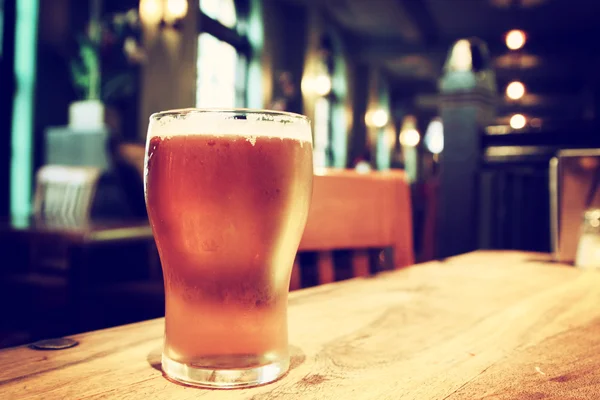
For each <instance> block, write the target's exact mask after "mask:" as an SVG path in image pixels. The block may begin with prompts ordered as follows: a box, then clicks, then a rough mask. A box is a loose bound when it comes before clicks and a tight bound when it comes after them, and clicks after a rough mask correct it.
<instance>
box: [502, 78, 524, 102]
mask: <svg viewBox="0 0 600 400" xmlns="http://www.w3.org/2000/svg"><path fill="white" fill-rule="evenodd" d="M524 94H525V85H523V84H522V83H521V82H517V81H514V82H511V83H509V84H508V86H507V87H506V96H507V97H508V98H509V99H512V100H518V99H520V98H521V97H523V95H524Z"/></svg>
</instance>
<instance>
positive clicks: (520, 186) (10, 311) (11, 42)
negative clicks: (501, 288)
mask: <svg viewBox="0 0 600 400" xmlns="http://www.w3.org/2000/svg"><path fill="white" fill-rule="evenodd" d="M598 15H600V2H597V1H590V0H200V1H197V0H196V1H193V0H139V1H138V0H0V113H1V114H0V140H1V142H0V217H1V219H2V227H1V229H0V246H1V247H2V260H1V261H0V308H1V310H0V312H1V314H0V321H2V322H1V323H0V347H3V346H11V345H15V344H19V343H24V342H28V341H31V340H35V339H38V338H43V337H48V336H57V335H64V334H69V333H73V332H79V331H83V330H89V329H96V328H102V327H107V326H113V325H117V324H123V323H127V322H133V321H138V320H142V319H147V318H152V317H158V316H161V315H162V313H163V307H164V305H163V299H162V296H163V294H162V281H161V279H162V277H161V270H160V262H159V260H158V255H157V251H156V249H155V247H154V243H153V240H152V237H151V234H149V230H148V226H147V221H146V211H145V205H144V198H143V157H144V141H145V135H146V129H147V124H148V122H147V121H148V117H149V115H150V114H151V113H153V112H157V111H160V110H166V109H173V108H186V107H194V106H197V107H224V108H227V107H248V108H269V109H277V110H286V111H291V112H296V113H301V114H305V115H307V116H309V117H310V118H311V120H312V123H313V135H314V162H315V171H324V170H323V169H324V168H328V170H327V171H331V169H346V170H347V171H349V172H348V173H350V172H352V173H353V174H356V175H358V176H366V177H369V176H371V175H373V176H379V175H381V176H387V175H386V174H390V173H391V172H394V171H396V172H398V171H397V170H402V171H404V174H405V175H402V176H405V177H406V179H407V181H408V183H409V185H410V198H409V201H408V202H404V203H400V202H397V203H392V205H391V206H390V207H389V209H384V210H383V212H384V214H385V213H387V214H385V215H388V216H389V219H391V218H392V217H391V215H392V214H394V213H395V211H394V208H402V207H403V208H405V209H406V210H407V215H408V216H409V217H408V218H405V220H408V222H407V226H408V228H406V229H404V231H403V232H401V234H402V235H405V236H407V237H410V238H411V239H410V243H412V245H411V247H412V248H411V249H410V250H409V252H410V253H411V254H414V261H416V262H422V261H427V260H430V259H434V258H443V257H448V256H452V255H456V254H460V253H463V252H467V251H471V250H474V249H479V248H487V249H521V250H531V251H543V252H549V251H550V250H551V240H550V230H551V229H550V208H549V204H550V201H549V198H550V192H549V185H548V181H549V167H548V166H549V161H550V159H551V158H552V157H553V156H555V155H556V153H557V151H559V150H561V149H580V148H589V149H591V148H598V147H600V135H598V125H599V113H600V75H599V72H598V71H600V63H599V61H600V53H599V52H598V47H599V46H600V45H599V44H598V41H597V40H595V38H597V37H600V24H598V23H597V17H598ZM378 174H379V175H378ZM61 185H62V186H61ZM69 185H70V186H69ZM352 187H353V189H352V190H353V192H351V193H349V194H347V196H348V198H344V197H343V196H342V198H341V199H340V201H341V202H344V201H346V200H347V201H348V202H350V200H349V199H350V198H351V197H352V196H354V195H355V194H356V193H355V192H360V191H361V190H363V189H361V187H360V185H354V186H352ZM334 195H335V193H333V194H331V196H334ZM337 195H339V196H341V194H339V193H338V194H337ZM344 195H346V194H344ZM365 204H366V203H365ZM313 206H314V204H313ZM366 207H367V208H368V207H369V206H368V205H367V206H366ZM373 207H375V206H373ZM367 211H368V210H357V212H358V213H363V212H365V214H364V215H366V216H365V218H368V215H370V214H369V213H368V212H367ZM385 215H384V218H385ZM394 215H395V214H394ZM309 222H310V221H309ZM405 222H406V221H405ZM317 223H319V222H318V221H317ZM321 223H322V224H336V223H337V221H335V220H331V221H329V220H328V221H321ZM356 229H361V228H360V227H358V226H357V227H356ZM366 247H369V248H368V249H362V250H367V251H366V252H363V255H366V257H367V263H368V266H367V270H368V272H374V271H378V270H381V269H388V268H393V267H394V259H397V257H396V256H397V255H396V256H395V255H393V254H392V253H393V252H394V251H395V252H398V251H400V249H399V248H394V249H393V250H390V249H389V248H370V246H366ZM301 250H302V249H301ZM309 250H310V251H303V252H301V253H300V254H299V258H298V260H299V266H301V267H299V268H300V269H301V271H300V272H299V274H300V277H301V284H300V285H299V286H311V285H315V284H319V283H322V279H321V278H322V274H321V273H320V272H319V271H318V270H319V268H320V264H321V261H323V259H325V260H326V261H327V262H328V263H329V268H333V269H334V271H333V275H331V274H330V276H329V278H328V279H329V280H332V279H334V280H337V279H344V278H347V277H350V276H354V275H355V274H354V271H355V269H353V268H351V267H348V260H349V259H350V258H352V255H351V254H350V253H351V252H352V250H353V249H348V248H342V249H338V250H336V251H333V252H328V254H329V255H328V256H327V257H325V258H323V256H322V255H319V254H318V253H319V252H318V251H314V250H315V249H309ZM404 250H406V249H404ZM395 257H396V258H395ZM410 257H412V255H411V256H410ZM396 266H398V265H396Z"/></svg>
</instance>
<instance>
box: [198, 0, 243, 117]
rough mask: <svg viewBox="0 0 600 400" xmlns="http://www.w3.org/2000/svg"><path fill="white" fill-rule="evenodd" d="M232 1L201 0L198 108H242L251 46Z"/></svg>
mask: <svg viewBox="0 0 600 400" xmlns="http://www.w3.org/2000/svg"><path fill="white" fill-rule="evenodd" d="M235 6H236V5H235V2H234V1H233V0H200V10H201V23H200V26H201V29H202V32H201V33H200V34H199V36H198V60H197V71H198V74H197V76H198V78H197V84H196V106H197V107H224V108H229V107H245V106H246V103H247V102H246V86H247V80H248V79H247V75H248V58H249V56H250V50H249V49H250V46H249V45H248V40H247V38H246V37H245V35H242V34H240V33H239V31H240V30H241V29H239V28H240V22H241V21H240V20H238V12H237V9H236V7H235Z"/></svg>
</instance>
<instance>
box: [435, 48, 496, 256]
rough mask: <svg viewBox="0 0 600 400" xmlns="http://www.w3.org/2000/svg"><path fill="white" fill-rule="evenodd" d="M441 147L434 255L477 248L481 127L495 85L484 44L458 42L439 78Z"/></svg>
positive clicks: (491, 105)
mask: <svg viewBox="0 0 600 400" xmlns="http://www.w3.org/2000/svg"><path fill="white" fill-rule="evenodd" d="M439 88H440V115H441V117H442V121H443V124H444V150H443V152H442V154H441V157H440V172H441V175H440V188H439V203H438V204H439V206H438V215H437V221H438V224H437V227H438V229H437V246H436V247H437V253H438V254H437V256H438V257H449V256H453V255H456V254H461V253H466V252H469V251H473V250H475V249H477V247H478V222H477V218H478V215H479V204H478V203H479V201H478V199H479V184H478V182H479V171H480V166H481V160H482V145H481V142H482V135H483V133H484V127H485V126H486V125H487V124H488V122H489V121H490V120H491V118H492V117H493V116H494V113H495V103H496V97H497V95H496V83H495V76H494V72H493V71H492V69H491V62H490V57H489V53H488V51H487V47H486V45H485V43H483V42H482V41H480V40H477V39H463V40H459V41H457V42H456V43H455V44H454V45H453V46H452V48H451V50H450V53H449V56H448V59H447V62H446V65H445V67H444V75H443V77H442V79H441V81H440V85H439Z"/></svg>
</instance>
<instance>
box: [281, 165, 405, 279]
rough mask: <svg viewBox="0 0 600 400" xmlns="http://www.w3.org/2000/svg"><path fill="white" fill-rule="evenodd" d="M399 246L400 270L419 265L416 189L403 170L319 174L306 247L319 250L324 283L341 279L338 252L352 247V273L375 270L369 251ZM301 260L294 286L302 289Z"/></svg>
mask: <svg viewBox="0 0 600 400" xmlns="http://www.w3.org/2000/svg"><path fill="white" fill-rule="evenodd" d="M384 248H393V254H394V257H393V265H394V268H401V267H404V266H408V265H411V264H413V263H414V249H413V232H412V209H411V200H410V187H409V185H408V180H407V177H406V174H405V173H404V172H403V171H399V170H396V171H385V172H369V173H366V174H361V173H358V172H356V171H354V170H336V169H327V170H324V171H321V172H319V173H317V174H315V177H314V184H313V197H312V204H311V208H310V212H309V215H308V221H307V224H306V229H305V231H304V235H303V237H302V241H301V243H300V249H299V250H300V251H314V252H317V275H318V283H319V284H323V283H329V282H333V281H334V280H335V279H336V276H335V275H336V274H335V266H334V262H333V255H332V251H333V250H352V257H351V269H352V276H367V275H369V274H370V272H371V270H372V269H373V268H371V261H372V258H373V257H371V256H370V255H369V253H371V254H372V253H373V252H372V250H377V253H376V254H379V253H380V252H381V250H382V249H384ZM299 276H300V273H299V266H298V263H296V265H295V266H294V272H293V274H292V284H291V288H293V289H294V288H297V287H301V286H302V285H301V282H299V280H300V281H301V278H299Z"/></svg>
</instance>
